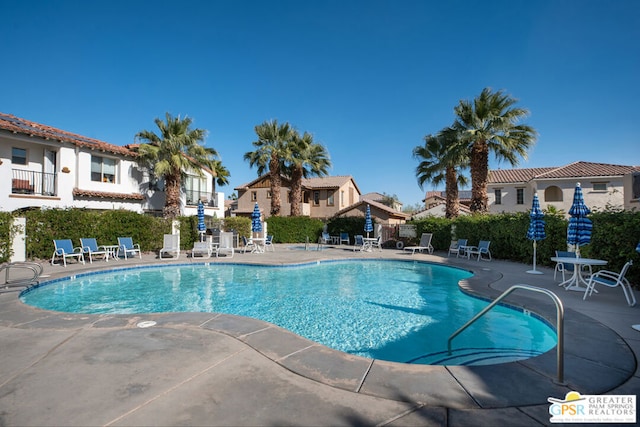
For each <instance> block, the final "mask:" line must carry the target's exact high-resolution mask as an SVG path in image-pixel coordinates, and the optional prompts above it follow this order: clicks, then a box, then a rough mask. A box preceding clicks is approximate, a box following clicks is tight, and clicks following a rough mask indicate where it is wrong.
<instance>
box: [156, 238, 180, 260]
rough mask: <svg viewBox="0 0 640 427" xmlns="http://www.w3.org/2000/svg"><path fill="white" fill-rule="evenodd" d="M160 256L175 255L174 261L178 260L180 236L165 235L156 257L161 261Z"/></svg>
mask: <svg viewBox="0 0 640 427" xmlns="http://www.w3.org/2000/svg"><path fill="white" fill-rule="evenodd" d="M162 254H175V256H176V259H178V258H180V235H179V234H165V235H164V238H163V243H162V249H160V253H159V254H158V256H159V257H160V259H162Z"/></svg>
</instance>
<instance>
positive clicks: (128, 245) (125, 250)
mask: <svg viewBox="0 0 640 427" xmlns="http://www.w3.org/2000/svg"><path fill="white" fill-rule="evenodd" d="M136 253H137V254H138V258H140V259H142V252H140V245H139V244H138V243H135V244H134V243H133V239H132V238H131V237H118V257H119V256H120V255H122V256H124V259H127V258H128V257H129V256H136Z"/></svg>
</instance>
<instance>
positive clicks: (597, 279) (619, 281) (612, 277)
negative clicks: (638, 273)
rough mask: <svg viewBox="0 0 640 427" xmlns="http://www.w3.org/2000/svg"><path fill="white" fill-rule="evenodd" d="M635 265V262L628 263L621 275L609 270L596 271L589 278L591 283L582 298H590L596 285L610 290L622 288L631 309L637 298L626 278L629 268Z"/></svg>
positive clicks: (588, 283)
mask: <svg viewBox="0 0 640 427" xmlns="http://www.w3.org/2000/svg"><path fill="white" fill-rule="evenodd" d="M632 265H633V261H631V260H630V261H629V262H627V263H626V264H625V265H624V266H623V267H622V270H620V273H616V272H614V271H608V270H600V271H596V272H595V273H594V274H592V275H591V277H590V278H589V282H587V289H586V290H585V291H584V296H583V297H582V299H583V300H585V299H586V298H587V295H588V296H591V294H592V293H593V291H594V290H595V287H596V285H603V286H608V287H610V288H615V287H617V286H620V287H621V288H622V292H624V297H625V298H626V299H627V304H629V306H630V307H633V306H634V305H636V297H635V295H633V289H632V288H631V284H630V283H629V280H627V278H626V277H624V276H625V275H626V274H627V271H628V270H629V267H631V266H632Z"/></svg>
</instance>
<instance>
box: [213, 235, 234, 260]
mask: <svg viewBox="0 0 640 427" xmlns="http://www.w3.org/2000/svg"><path fill="white" fill-rule="evenodd" d="M223 252H224V253H227V254H228V255H229V258H233V253H234V250H233V233H232V232H230V231H223V232H221V233H220V245H219V246H218V249H217V250H216V258H217V257H218V256H220V253H223Z"/></svg>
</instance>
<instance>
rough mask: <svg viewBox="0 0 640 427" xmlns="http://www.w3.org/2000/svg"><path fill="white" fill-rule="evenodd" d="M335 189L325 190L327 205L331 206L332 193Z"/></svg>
mask: <svg viewBox="0 0 640 427" xmlns="http://www.w3.org/2000/svg"><path fill="white" fill-rule="evenodd" d="M334 194H335V191H331V190H327V206H333V204H334V202H333V195H334Z"/></svg>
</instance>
